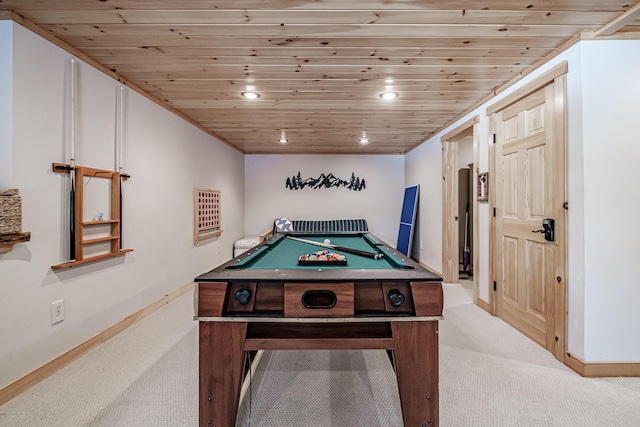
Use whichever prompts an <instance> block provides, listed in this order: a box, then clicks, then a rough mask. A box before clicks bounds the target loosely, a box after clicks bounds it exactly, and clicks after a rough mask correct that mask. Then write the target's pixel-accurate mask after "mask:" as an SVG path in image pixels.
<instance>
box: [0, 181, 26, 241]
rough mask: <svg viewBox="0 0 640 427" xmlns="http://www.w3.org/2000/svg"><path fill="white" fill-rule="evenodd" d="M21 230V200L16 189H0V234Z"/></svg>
mask: <svg viewBox="0 0 640 427" xmlns="http://www.w3.org/2000/svg"><path fill="white" fill-rule="evenodd" d="M20 232H22V201H21V199H20V192H19V191H18V190H17V189H11V190H0V234H15V233H20Z"/></svg>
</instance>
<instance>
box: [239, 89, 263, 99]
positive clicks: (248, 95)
mask: <svg viewBox="0 0 640 427" xmlns="http://www.w3.org/2000/svg"><path fill="white" fill-rule="evenodd" d="M241 95H242V96H243V97H244V98H246V99H249V100H254V99H258V98H260V94H259V93H258V92H251V91H247V92H242V94H241Z"/></svg>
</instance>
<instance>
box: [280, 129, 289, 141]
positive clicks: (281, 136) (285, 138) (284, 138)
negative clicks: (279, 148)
mask: <svg viewBox="0 0 640 427" xmlns="http://www.w3.org/2000/svg"><path fill="white" fill-rule="evenodd" d="M278 142H279V143H280V144H286V143H287V142H289V140H288V139H287V136H286V135H285V134H284V131H282V133H281V134H280V139H279V140H278Z"/></svg>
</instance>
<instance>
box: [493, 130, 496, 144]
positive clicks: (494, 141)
mask: <svg viewBox="0 0 640 427" xmlns="http://www.w3.org/2000/svg"><path fill="white" fill-rule="evenodd" d="M493 143H494V144H495V143H496V134H495V133H494V134H493Z"/></svg>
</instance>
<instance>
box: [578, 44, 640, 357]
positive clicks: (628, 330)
mask: <svg viewBox="0 0 640 427" xmlns="http://www.w3.org/2000/svg"><path fill="white" fill-rule="evenodd" d="M639 70H640V41H638V40H624V41H614V42H600V41H592V42H586V43H583V44H582V83H583V90H582V102H583V115H584V120H583V135H582V138H583V144H584V149H583V153H584V175H583V182H584V184H583V188H584V209H585V216H584V230H585V232H584V280H585V281H584V301H585V302H584V330H585V334H584V335H585V336H584V341H585V342H584V347H585V348H584V357H585V359H587V360H590V361H619V360H624V361H636V362H638V361H640V338H639V337H640V310H639V309H638V302H639V301H640V278H639V277H638V271H637V269H636V267H637V265H638V254H640V238H638V236H639V235H640V222H639V221H640V215H639V212H640V191H639V190H638V159H640V136H639V135H640V134H639V133H638V119H639V118H640V72H639ZM570 209H571V207H570Z"/></svg>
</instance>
